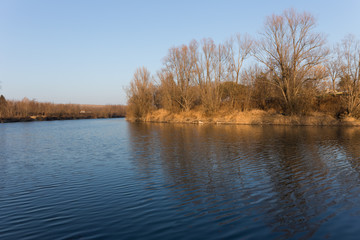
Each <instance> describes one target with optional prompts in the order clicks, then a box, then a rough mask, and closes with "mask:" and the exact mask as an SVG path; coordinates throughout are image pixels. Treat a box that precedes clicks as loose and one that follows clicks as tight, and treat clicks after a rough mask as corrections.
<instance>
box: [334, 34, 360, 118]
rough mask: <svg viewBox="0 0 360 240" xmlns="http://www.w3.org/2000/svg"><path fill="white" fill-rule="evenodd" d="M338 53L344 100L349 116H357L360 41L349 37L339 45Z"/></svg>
mask: <svg viewBox="0 0 360 240" xmlns="http://www.w3.org/2000/svg"><path fill="white" fill-rule="evenodd" d="M338 52H339V59H340V63H341V65H340V66H341V68H340V69H341V81H340V83H339V85H340V87H341V88H342V90H343V91H344V97H343V99H344V101H345V104H346V107H347V110H348V113H349V115H356V114H359V112H360V41H359V40H357V39H356V38H355V37H354V36H353V35H349V36H347V37H346V38H345V39H344V40H343V41H342V43H341V44H340V45H339V51H338Z"/></svg>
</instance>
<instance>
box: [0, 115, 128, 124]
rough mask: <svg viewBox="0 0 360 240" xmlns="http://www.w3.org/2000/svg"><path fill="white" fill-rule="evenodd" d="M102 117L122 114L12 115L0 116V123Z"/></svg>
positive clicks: (115, 116)
mask: <svg viewBox="0 0 360 240" xmlns="http://www.w3.org/2000/svg"><path fill="white" fill-rule="evenodd" d="M104 118H124V116H117V115H114V116H110V117H95V116H89V115H87V116H28V117H13V118H0V123H14V122H35V121H56V120H80V119H104Z"/></svg>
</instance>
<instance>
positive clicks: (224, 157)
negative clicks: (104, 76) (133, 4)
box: [0, 119, 360, 239]
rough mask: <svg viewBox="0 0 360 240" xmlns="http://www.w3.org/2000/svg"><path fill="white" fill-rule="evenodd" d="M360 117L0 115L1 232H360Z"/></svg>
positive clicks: (30, 235)
mask: <svg viewBox="0 0 360 240" xmlns="http://www.w3.org/2000/svg"><path fill="white" fill-rule="evenodd" d="M359 183H360V128H337V127H322V128H320V127H284V126H282V127H280V126H266V127H261V126H236V125H233V126H230V125H206V124H204V125H188V124H145V123H128V122H126V121H125V120H124V119H105V120H104V119H103V120H74V121H54V122H31V123H11V124H0V239H309V238H312V239H358V236H359V235H360V227H359V226H360V184H359Z"/></svg>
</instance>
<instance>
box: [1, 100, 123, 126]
mask: <svg viewBox="0 0 360 240" xmlns="http://www.w3.org/2000/svg"><path fill="white" fill-rule="evenodd" d="M125 114H126V106H123V105H80V104H54V103H42V102H38V101H35V100H29V99H27V98H24V99H23V100H21V101H14V100H6V99H5V97H4V96H3V95H1V96H0V122H16V121H32V120H62V119H86V118H115V117H125Z"/></svg>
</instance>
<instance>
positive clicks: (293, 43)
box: [254, 9, 328, 113]
mask: <svg viewBox="0 0 360 240" xmlns="http://www.w3.org/2000/svg"><path fill="white" fill-rule="evenodd" d="M315 23H316V22H315V19H314V17H313V16H312V15H311V14H309V13H306V12H304V13H297V12H296V11H295V10H293V9H290V10H286V11H284V12H283V14H282V15H275V14H274V15H272V16H270V17H268V18H267V20H266V22H265V30H264V32H263V33H262V38H261V40H260V41H259V42H258V43H257V45H256V48H255V51H254V53H255V54H254V56H255V57H256V59H257V60H258V61H259V62H260V63H262V64H263V65H264V66H265V67H266V70H267V71H268V77H269V79H268V80H269V83H271V84H273V85H274V86H276V87H277V88H278V89H279V90H280V92H281V95H282V97H283V101H284V107H285V109H284V110H285V111H287V112H288V113H296V112H299V111H301V109H299V107H300V106H299V105H298V102H299V100H300V98H301V95H302V92H303V90H304V86H305V85H307V84H308V83H309V82H312V81H319V80H321V79H319V78H318V76H315V75H314V73H315V72H316V71H314V69H315V68H316V67H317V66H319V65H321V64H322V63H323V62H324V60H325V58H326V56H327V53H328V50H327V49H326V48H325V37H324V36H323V35H322V34H320V33H316V32H313V29H314V27H315Z"/></svg>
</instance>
